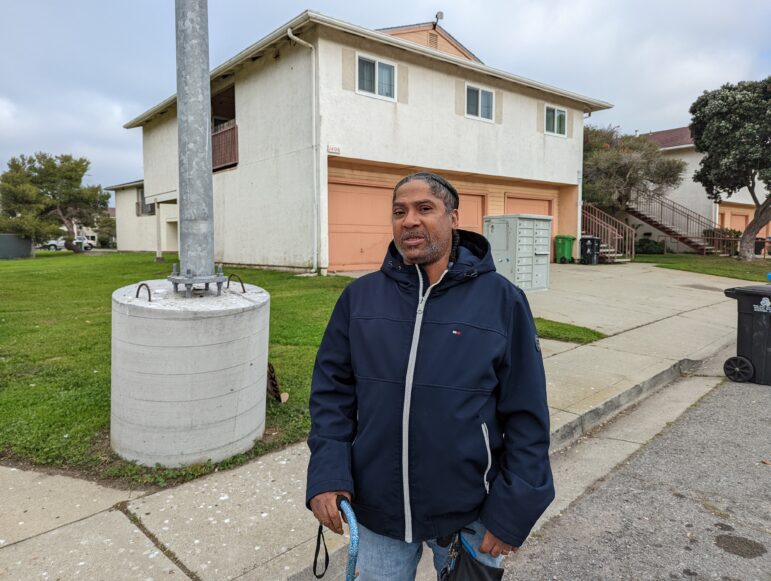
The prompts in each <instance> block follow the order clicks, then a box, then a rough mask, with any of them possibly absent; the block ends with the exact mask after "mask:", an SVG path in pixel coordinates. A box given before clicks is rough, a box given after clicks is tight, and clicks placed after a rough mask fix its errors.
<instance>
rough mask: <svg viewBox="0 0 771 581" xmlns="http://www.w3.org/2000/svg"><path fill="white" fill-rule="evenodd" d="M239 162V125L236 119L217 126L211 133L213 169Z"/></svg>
mask: <svg viewBox="0 0 771 581" xmlns="http://www.w3.org/2000/svg"><path fill="white" fill-rule="evenodd" d="M237 164H238V125H236V121H235V119H233V120H232V121H228V122H227V123H223V124H222V125H219V126H217V127H216V128H215V130H214V131H213V132H212V135H211V167H212V170H213V171H217V170H218V169H223V168H226V167H232V166H234V165H237Z"/></svg>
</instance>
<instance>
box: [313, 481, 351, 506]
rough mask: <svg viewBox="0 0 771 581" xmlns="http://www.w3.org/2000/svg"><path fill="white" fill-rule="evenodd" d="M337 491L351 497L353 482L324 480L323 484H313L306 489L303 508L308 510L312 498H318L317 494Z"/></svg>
mask: <svg viewBox="0 0 771 581" xmlns="http://www.w3.org/2000/svg"><path fill="white" fill-rule="evenodd" d="M338 491H344V492H350V493H351V496H353V481H351V480H325V481H324V482H319V483H318V484H314V485H313V486H312V487H308V490H307V491H306V493H305V507H306V508H307V509H308V510H310V508H311V499H312V498H313V497H314V496H318V495H319V494H322V493H324V492H338Z"/></svg>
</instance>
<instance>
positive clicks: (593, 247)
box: [581, 236, 600, 264]
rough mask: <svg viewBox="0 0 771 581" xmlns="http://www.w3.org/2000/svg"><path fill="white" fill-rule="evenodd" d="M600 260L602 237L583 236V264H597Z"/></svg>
mask: <svg viewBox="0 0 771 581" xmlns="http://www.w3.org/2000/svg"><path fill="white" fill-rule="evenodd" d="M599 261H600V239H599V237H597V236H582V237H581V264H597V263H598V262H599Z"/></svg>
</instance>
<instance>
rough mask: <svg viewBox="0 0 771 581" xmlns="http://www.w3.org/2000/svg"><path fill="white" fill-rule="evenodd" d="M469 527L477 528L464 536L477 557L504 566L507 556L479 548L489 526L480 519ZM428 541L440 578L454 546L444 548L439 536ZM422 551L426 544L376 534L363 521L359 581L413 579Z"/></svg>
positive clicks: (358, 567) (360, 527) (487, 562)
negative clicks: (504, 559)
mask: <svg viewBox="0 0 771 581" xmlns="http://www.w3.org/2000/svg"><path fill="white" fill-rule="evenodd" d="M467 526H468V528H470V529H473V530H474V534H473V535H472V534H471V533H465V532H464V533H463V534H462V537H463V539H464V540H466V541H467V542H468V544H469V545H470V546H471V548H472V549H474V553H476V559H477V560H478V561H480V562H482V563H484V564H485V565H490V566H491V567H500V566H501V561H503V556H501V557H498V558H495V557H492V556H490V554H489V553H481V552H480V551H479V545H481V544H482V539H483V538H484V536H485V532H486V531H487V529H486V528H485V526H484V525H483V524H482V523H481V522H480V521H478V520H476V521H474V522H473V523H471V524H469V525H467ZM426 544H427V545H428V546H429V548H430V549H431V551H432V552H433V553H434V569H436V574H437V578H438V577H439V572H440V571H441V570H442V567H444V565H445V562H446V561H447V552H448V550H449V548H450V546H449V545H448V546H446V547H440V546H439V545H438V544H437V542H436V540H435V539H434V540H430V541H426ZM422 554H423V543H405V542H404V541H400V540H399V539H392V538H391V537H386V536H383V535H379V534H377V533H373V532H372V531H371V530H369V529H366V528H364V527H363V526H361V524H359V560H358V561H357V565H356V570H357V571H358V572H359V576H358V578H357V581H413V580H414V579H415V573H416V571H417V569H418V563H419V562H420V557H421V555H422Z"/></svg>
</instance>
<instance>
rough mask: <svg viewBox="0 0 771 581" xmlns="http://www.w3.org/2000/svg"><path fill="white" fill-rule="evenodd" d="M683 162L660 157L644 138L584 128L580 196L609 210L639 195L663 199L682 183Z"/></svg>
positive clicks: (616, 129)
mask: <svg viewBox="0 0 771 581" xmlns="http://www.w3.org/2000/svg"><path fill="white" fill-rule="evenodd" d="M685 165H686V164H685V162H684V161H682V160H679V159H669V158H666V157H664V156H663V155H662V154H661V152H660V151H659V147H658V145H656V143H654V142H653V141H652V140H651V139H649V138H648V137H646V136H644V135H639V136H637V135H624V134H622V133H620V132H619V130H618V128H617V127H613V126H608V127H605V128H600V127H592V126H591V125H588V126H586V127H585V128H584V174H583V178H584V183H583V197H584V199H585V200H587V201H588V202H594V203H596V204H597V205H599V206H602V207H604V208H608V209H611V210H620V209H623V208H625V207H626V205H627V204H628V203H629V202H630V200H634V199H636V198H637V196H640V195H654V196H663V195H664V194H665V193H666V192H667V191H668V190H669V189H670V188H673V187H676V186H678V185H679V184H680V182H681V181H682V175H683V171H684V170H685Z"/></svg>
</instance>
